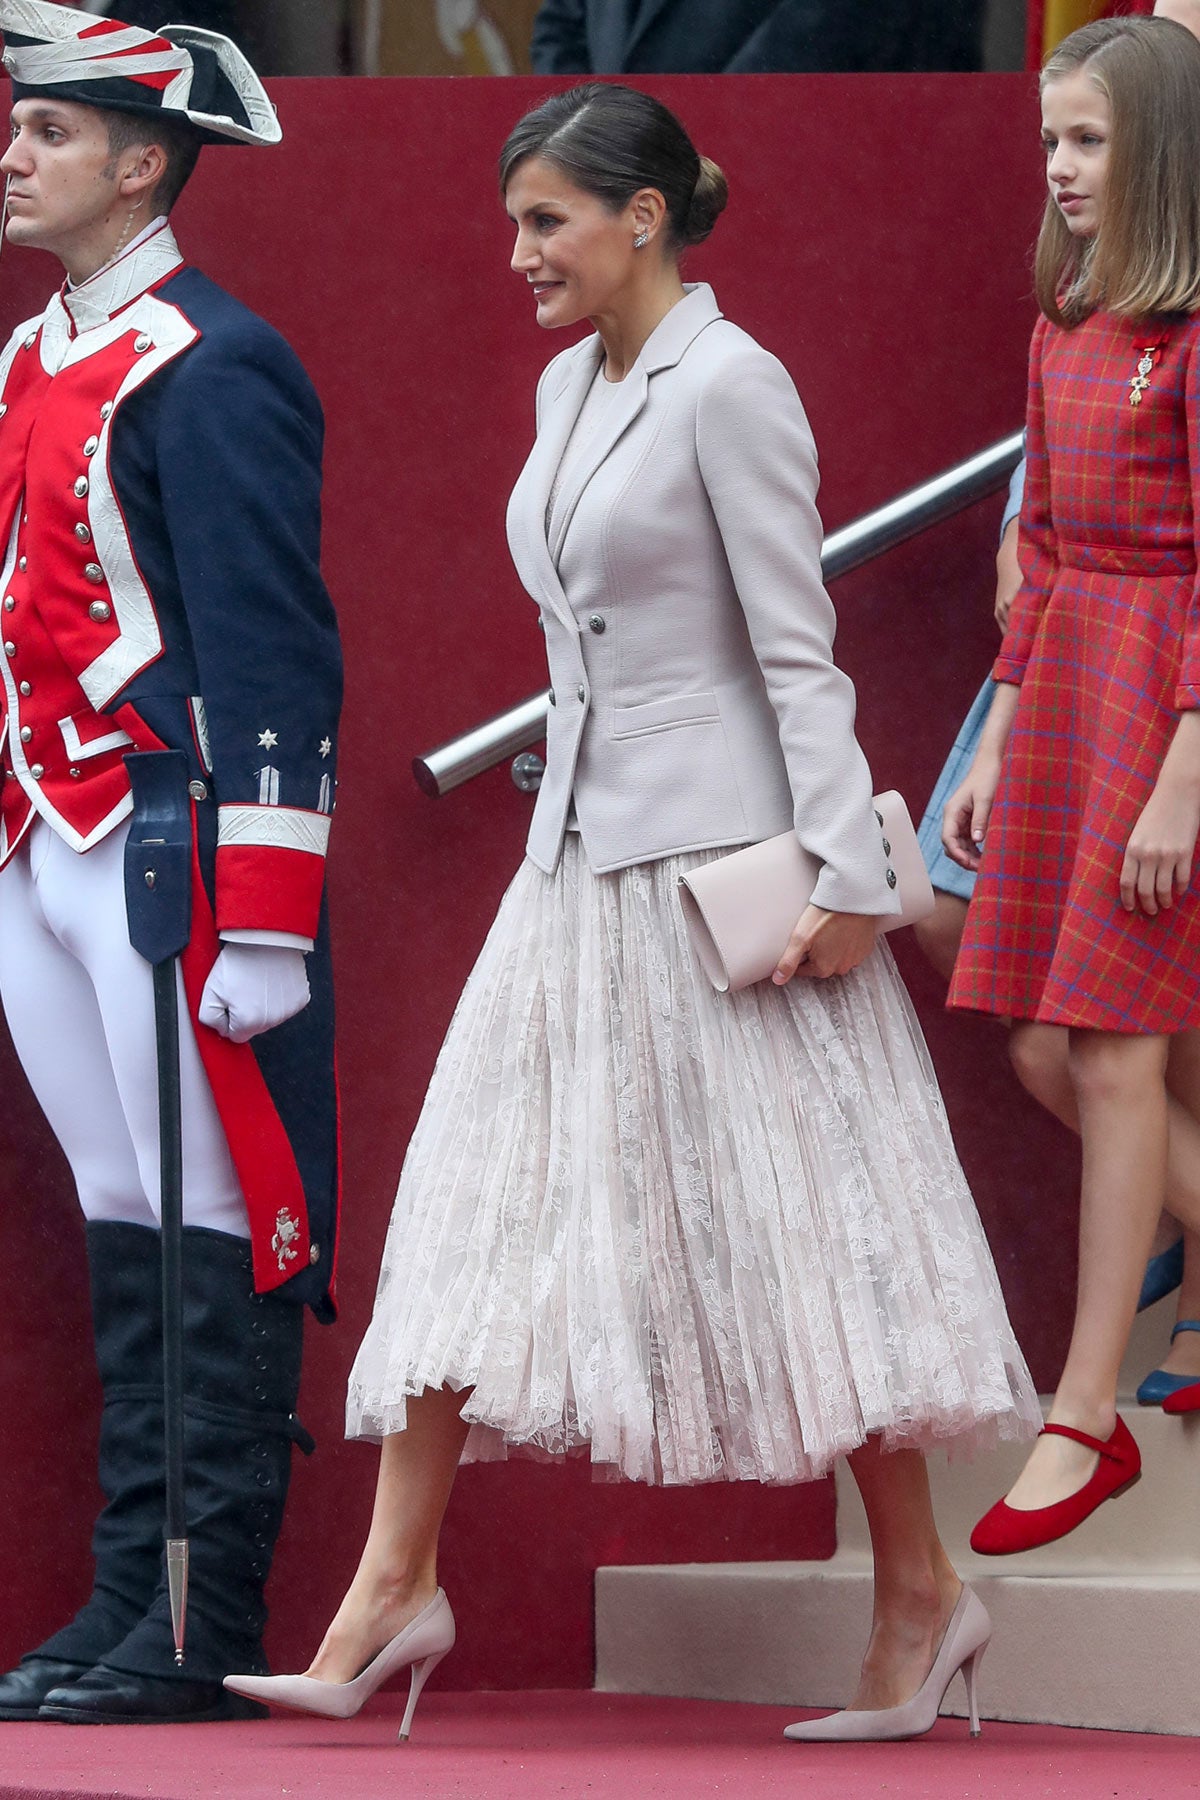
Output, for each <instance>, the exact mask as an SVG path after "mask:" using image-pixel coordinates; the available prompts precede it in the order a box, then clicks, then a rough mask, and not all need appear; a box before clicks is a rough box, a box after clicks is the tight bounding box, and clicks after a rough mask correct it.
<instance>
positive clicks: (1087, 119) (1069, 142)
mask: <svg viewBox="0 0 1200 1800" xmlns="http://www.w3.org/2000/svg"><path fill="white" fill-rule="evenodd" d="M1111 133H1112V113H1111V110H1110V108H1109V104H1108V97H1107V95H1105V94H1102V93H1101V91H1100V89H1099V88H1098V87H1097V86H1096V84H1095V82H1094V81H1093V80H1092V79H1091V77H1090V76H1089V75H1088V74H1086V72H1085V71H1084V70H1082V69H1077V70H1075V71H1074V72H1073V73H1072V74H1070V75H1064V76H1063V78H1062V80H1061V81H1051V82H1048V83H1047V85H1046V86H1045V87H1044V88H1043V90H1042V144H1043V146H1044V148H1045V151H1046V185H1047V187H1048V188H1049V190H1050V198H1051V199H1052V200H1053V202H1054V204H1055V205H1056V206H1057V207H1058V210H1059V212H1060V213H1061V214H1062V216H1063V219H1064V221H1065V223H1066V227H1067V230H1068V231H1069V232H1071V234H1072V235H1073V236H1074V237H1092V236H1093V235H1094V234H1095V232H1096V230H1097V228H1098V227H1099V224H1100V215H1101V211H1102V209H1103V204H1104V184H1105V180H1106V178H1107V174H1108V152H1109V139H1110V137H1111Z"/></svg>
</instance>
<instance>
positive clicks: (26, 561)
mask: <svg viewBox="0 0 1200 1800" xmlns="http://www.w3.org/2000/svg"><path fill="white" fill-rule="evenodd" d="M17 567H18V569H20V571H21V573H22V575H23V574H24V573H25V571H26V569H27V568H28V567H29V558H28V557H27V556H23V557H22V558H21V560H20V562H19V563H18V564H17Z"/></svg>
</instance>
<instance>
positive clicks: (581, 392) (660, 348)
mask: <svg viewBox="0 0 1200 1800" xmlns="http://www.w3.org/2000/svg"><path fill="white" fill-rule="evenodd" d="M720 317H721V311H720V308H719V307H718V305H717V303H716V300H715V298H714V297H713V291H712V289H711V288H710V287H708V286H706V285H704V284H703V283H701V284H700V285H698V286H693V287H689V288H688V289H687V292H686V294H685V297H684V298H683V299H682V300H681V301H680V302H679V304H678V305H677V306H674V307H672V309H671V311H670V312H669V313H668V314H667V316H666V318H665V319H664V320H663V321H662V323H661V324H660V325H659V326H658V327H657V328H656V329H655V330H654V331H653V332H652V333H651V335H650V337H649V339H648V340H647V342H646V343H645V344H644V345H643V347H642V353H641V355H640V356H639V357H638V360H637V362H636V363H635V364H634V366H633V368H632V369H631V370H630V371H629V374H628V375H627V376H626V378H625V380H624V381H623V382H622V383H621V398H620V400H618V401H616V402H614V406H613V410H612V411H611V412H610V413H609V415H608V417H607V418H606V420H605V422H604V427H603V429H602V430H600V431H598V432H597V433H596V436H595V438H594V439H593V440H592V443H591V444H590V445H589V446H588V450H587V452H586V454H585V455H584V457H583V458H582V459H581V461H580V462H579V463H577V464H576V467H575V469H574V470H573V472H572V474H571V476H570V478H569V480H568V482H567V484H566V487H565V490H564V491H563V493H562V494H561V495H560V497H559V504H558V506H557V507H556V509H555V513H556V516H555V521H554V545H553V548H552V547H551V545H550V544H549V543H548V542H547V536H546V508H547V506H548V504H549V501H550V490H551V488H552V487H553V485H554V477H555V475H556V474H557V473H558V466H559V464H560V462H561V461H562V456H563V451H564V450H565V449H566V447H567V442H568V439H569V438H570V436H571V432H572V431H573V429H574V426H575V421H576V419H577V418H578V417H579V411H580V408H581V407H582V405H583V402H584V400H585V399H586V397H587V392H588V389H589V388H590V387H591V385H592V381H593V378H594V377H595V374H596V371H597V369H598V368H599V365H600V357H601V354H602V345H601V342H600V338H599V337H598V336H596V337H591V338H586V339H585V340H584V342H583V343H581V344H579V345H577V346H576V349H575V351H574V353H573V354H572V355H570V356H569V357H566V358H564V359H563V363H564V366H563V369H562V373H561V375H560V376H559V377H558V385H557V386H555V387H553V388H550V387H548V388H547V391H546V392H545V393H544V394H543V396H542V405H541V418H540V420H539V429H538V435H537V441H536V442H535V444H534V446H533V449H532V450H531V452H530V454H529V460H528V462H527V463H526V464H525V467H524V469H523V470H522V472H521V476H520V479H519V480H518V482H517V485H516V487H515V488H514V489H513V496H512V500H511V502H510V505H509V513H508V525H509V543H510V547H511V549H512V555H513V561H514V562H515V563H516V566H517V573H518V574H519V575H520V577H521V580H522V581H523V582H524V584H525V586H526V588H527V589H528V591H529V593H530V594H532V595H534V597H535V598H540V600H541V602H542V604H543V605H544V606H548V607H549V608H550V610H551V612H553V613H555V614H556V615H557V617H558V618H560V619H561V620H562V621H563V623H564V624H565V625H568V626H570V627H571V629H572V630H574V629H576V625H575V616H574V614H573V613H572V611H571V607H570V603H569V602H568V600H567V596H566V594H565V593H564V591H563V585H562V581H561V579H560V577H559V573H558V558H559V556H560V554H561V552H562V545H563V541H564V539H565V538H566V535H567V532H568V530H569V529H570V525H571V520H572V519H573V517H574V515H575V509H576V507H577V506H578V505H579V500H580V497H581V495H582V494H583V492H584V490H585V488H586V487H587V484H588V482H589V481H590V480H591V479H592V477H593V476H594V475H595V473H596V471H597V469H599V468H600V466H601V464H602V463H603V461H604V459H605V457H606V456H608V455H610V454H611V452H612V450H613V447H614V445H616V444H617V443H618V442H619V440H620V439H621V437H622V436H623V435H624V433H625V432H626V431H628V429H629V427H630V426H631V425H632V424H633V422H634V420H635V419H636V418H637V417H638V414H639V413H640V412H641V410H642V408H643V407H644V406H645V404H646V400H647V398H648V395H649V391H650V380H651V378H652V377H653V376H654V375H656V374H658V373H659V372H660V371H661V370H663V369H669V368H673V367H674V365H675V364H676V363H677V362H678V361H679V359H680V357H681V356H682V355H683V354H684V352H685V350H686V349H687V348H688V346H689V345H690V344H691V343H692V342H693V341H694V340H695V339H696V338H697V337H698V336H699V334H700V333H701V332H702V331H703V330H704V329H705V327H706V326H708V325H711V324H712V323H713V322H714V320H717V319H719V318H720Z"/></svg>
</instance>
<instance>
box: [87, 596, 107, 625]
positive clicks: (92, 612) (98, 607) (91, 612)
mask: <svg viewBox="0 0 1200 1800" xmlns="http://www.w3.org/2000/svg"><path fill="white" fill-rule="evenodd" d="M88 618H89V619H94V620H95V621H96V623H97V625H103V624H105V623H106V622H107V620H109V619H111V618H112V607H111V606H110V605H109V604H108V601H107V600H93V601H92V604H91V605H90V606H89V607H88Z"/></svg>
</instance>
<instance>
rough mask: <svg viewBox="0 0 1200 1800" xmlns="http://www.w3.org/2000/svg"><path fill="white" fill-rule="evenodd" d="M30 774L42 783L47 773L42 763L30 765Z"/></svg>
mask: <svg viewBox="0 0 1200 1800" xmlns="http://www.w3.org/2000/svg"><path fill="white" fill-rule="evenodd" d="M29 773H30V774H31V775H32V776H33V779H34V780H35V781H40V780H41V779H42V776H43V775H44V774H45V773H46V771H45V769H43V767H42V765H41V763H32V764H31V765H30V769H29Z"/></svg>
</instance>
